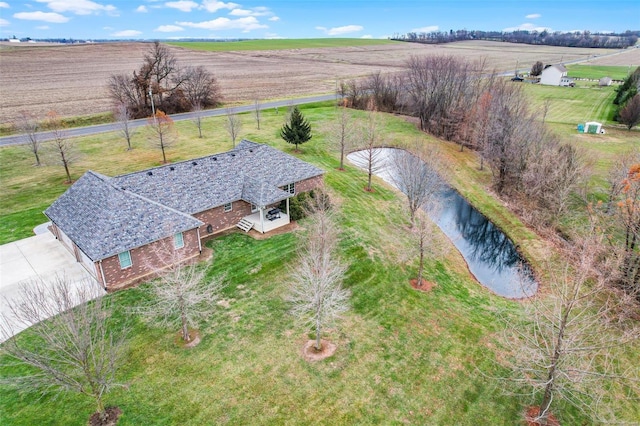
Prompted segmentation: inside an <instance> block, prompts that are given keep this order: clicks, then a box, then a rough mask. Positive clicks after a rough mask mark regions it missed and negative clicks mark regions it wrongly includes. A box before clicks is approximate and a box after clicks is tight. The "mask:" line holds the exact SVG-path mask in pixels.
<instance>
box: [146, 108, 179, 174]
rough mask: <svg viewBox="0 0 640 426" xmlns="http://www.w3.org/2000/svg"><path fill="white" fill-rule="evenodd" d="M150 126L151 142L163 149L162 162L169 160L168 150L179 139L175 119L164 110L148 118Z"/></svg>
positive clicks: (148, 125)
mask: <svg viewBox="0 0 640 426" xmlns="http://www.w3.org/2000/svg"><path fill="white" fill-rule="evenodd" d="M147 127H148V128H149V136H148V137H149V142H150V143H151V144H152V145H153V146H155V147H157V148H158V149H160V150H161V151H162V162H163V163H166V162H167V155H166V152H165V151H166V150H167V149H168V148H170V147H171V146H173V144H174V143H175V142H176V140H177V135H176V132H175V128H174V126H173V120H172V119H171V117H169V116H168V115H167V114H165V113H164V112H162V111H158V112H156V115H154V116H153V117H149V118H148V119H147Z"/></svg>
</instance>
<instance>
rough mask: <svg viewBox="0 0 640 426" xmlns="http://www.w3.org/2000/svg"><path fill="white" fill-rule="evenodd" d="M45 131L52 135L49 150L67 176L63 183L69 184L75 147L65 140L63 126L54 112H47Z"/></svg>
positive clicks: (70, 141) (68, 140) (69, 140)
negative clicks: (70, 167)
mask: <svg viewBox="0 0 640 426" xmlns="http://www.w3.org/2000/svg"><path fill="white" fill-rule="evenodd" d="M46 126H47V129H48V130H49V131H50V132H51V133H52V136H53V140H52V141H51V145H50V146H51V150H52V151H53V153H54V155H55V156H56V157H58V160H59V162H60V164H61V165H62V167H64V171H65V173H66V175H67V180H66V181H65V183H71V172H70V171H69V166H70V165H71V163H73V161H75V146H74V143H73V142H72V140H71V139H68V138H67V135H66V133H65V131H64V125H63V123H62V120H61V119H60V116H59V115H58V114H57V113H56V112H55V111H49V113H48V114H47V120H46Z"/></svg>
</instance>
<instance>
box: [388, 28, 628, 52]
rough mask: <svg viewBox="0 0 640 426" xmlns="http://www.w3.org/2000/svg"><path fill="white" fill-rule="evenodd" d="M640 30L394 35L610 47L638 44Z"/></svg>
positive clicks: (414, 38)
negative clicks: (605, 32)
mask: <svg viewBox="0 0 640 426" xmlns="http://www.w3.org/2000/svg"><path fill="white" fill-rule="evenodd" d="M638 36H640V31H625V32H624V33H619V34H613V33H607V34H602V33H597V32H596V33H592V32H590V31H575V32H561V31H555V32H550V31H546V30H544V31H527V30H518V31H477V30H472V31H469V30H456V31H454V30H449V32H446V31H432V32H408V33H406V34H395V35H394V36H393V37H392V38H391V39H392V40H397V41H407V42H412V43H424V44H441V43H451V42H454V41H463V40H487V41H501V42H507V43H524V44H535V45H546V46H563V47H598V48H608V49H624V48H627V47H629V46H634V45H635V44H636V42H637V41H638Z"/></svg>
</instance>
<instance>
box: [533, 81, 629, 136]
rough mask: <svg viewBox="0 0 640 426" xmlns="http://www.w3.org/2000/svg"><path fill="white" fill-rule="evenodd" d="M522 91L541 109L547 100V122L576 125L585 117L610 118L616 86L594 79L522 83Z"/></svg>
mask: <svg viewBox="0 0 640 426" xmlns="http://www.w3.org/2000/svg"><path fill="white" fill-rule="evenodd" d="M524 88H525V93H526V94H527V95H528V96H529V97H530V98H531V107H532V108H534V109H538V110H540V111H542V109H543V107H544V104H545V102H549V110H548V112H547V117H546V122H547V123H550V124H555V123H562V124H571V125H573V126H574V129H575V127H576V126H577V125H578V124H579V123H585V122H586V121H600V122H602V123H607V124H616V125H617V123H615V122H614V121H613V114H614V105H613V103H612V102H613V98H615V91H614V90H615V87H614V86H606V87H599V86H598V84H597V83H592V82H581V81H578V82H576V87H559V86H543V85H540V84H525V85H524Z"/></svg>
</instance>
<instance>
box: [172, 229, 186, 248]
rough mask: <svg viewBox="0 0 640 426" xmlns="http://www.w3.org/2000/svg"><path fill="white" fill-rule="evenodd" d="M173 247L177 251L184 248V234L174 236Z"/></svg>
mask: <svg viewBox="0 0 640 426" xmlns="http://www.w3.org/2000/svg"><path fill="white" fill-rule="evenodd" d="M173 246H174V247H175V248H177V249H179V248H182V247H184V237H183V236H182V232H178V233H177V234H176V235H174V236H173Z"/></svg>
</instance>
